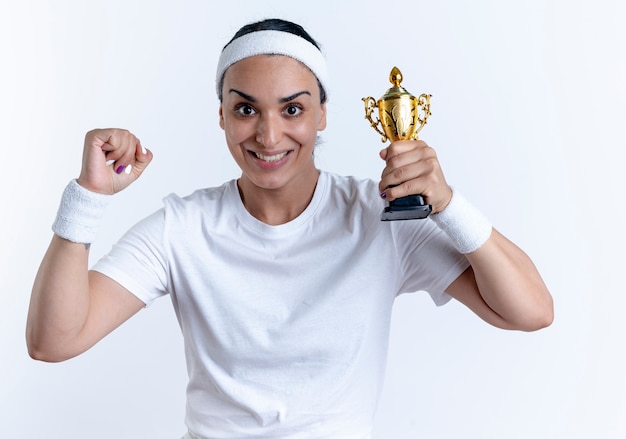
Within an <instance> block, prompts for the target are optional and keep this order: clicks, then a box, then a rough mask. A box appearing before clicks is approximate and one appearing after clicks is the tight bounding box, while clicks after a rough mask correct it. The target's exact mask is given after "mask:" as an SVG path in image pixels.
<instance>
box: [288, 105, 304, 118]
mask: <svg viewBox="0 0 626 439" xmlns="http://www.w3.org/2000/svg"><path fill="white" fill-rule="evenodd" d="M301 112H302V108H300V107H299V106H297V105H289V106H288V107H287V108H285V113H287V115H288V116H298V115H299V114H300V113H301Z"/></svg>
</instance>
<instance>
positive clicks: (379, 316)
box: [94, 172, 469, 439]
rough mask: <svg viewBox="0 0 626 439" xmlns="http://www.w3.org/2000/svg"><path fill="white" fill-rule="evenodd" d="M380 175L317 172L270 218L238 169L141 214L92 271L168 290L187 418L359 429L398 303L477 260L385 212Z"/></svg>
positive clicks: (247, 429) (320, 430)
mask: <svg viewBox="0 0 626 439" xmlns="http://www.w3.org/2000/svg"><path fill="white" fill-rule="evenodd" d="M382 208H383V202H382V201H381V200H380V198H379V196H378V186H377V184H376V183H375V182H373V181H371V180H363V181H359V180H357V179H355V178H352V177H341V176H337V175H334V174H330V173H326V172H321V174H320V177H319V180H318V184H317V187H316V189H315V193H314V196H313V199H312V200H311V203H310V204H309V206H308V207H307V208H306V210H305V211H304V212H303V213H302V214H301V215H300V216H299V217H297V218H296V219H294V220H293V221H291V222H289V223H286V224H282V225H279V226H270V225H267V224H265V223H262V222H260V221H258V220H256V219H255V218H254V217H252V216H251V215H250V214H249V213H248V211H247V210H246V209H245V207H244V205H243V203H242V201H241V198H240V196H239V192H238V190H237V184H236V181H234V180H233V181H231V182H228V183H226V184H224V185H223V186H221V187H217V188H210V189H202V190H198V191H196V192H194V193H193V194H191V195H189V196H188V197H185V198H180V197H177V196H175V195H170V196H168V197H167V198H166V199H165V200H164V208H163V209H161V210H159V211H158V212H156V213H155V214H153V215H151V216H150V217H148V218H146V219H145V220H143V221H142V222H140V223H139V224H137V225H136V226H135V227H133V228H132V229H131V230H130V231H129V232H128V233H127V234H126V235H125V236H124V237H123V238H122V239H121V240H120V242H119V243H118V244H116V245H115V246H114V247H113V249H112V250H111V252H110V253H109V254H108V255H107V256H105V257H104V258H103V259H101V260H100V261H99V262H98V263H97V264H96V265H95V267H94V269H95V270H97V271H99V272H101V273H103V274H105V275H107V276H109V277H111V278H112V279H114V280H115V281H117V282H119V283H120V284H121V285H123V286H124V287H126V288H127V289H128V290H129V291H131V292H132V293H133V294H135V295H136V296H137V297H138V298H140V299H141V300H142V301H144V302H145V303H146V304H150V303H151V302H152V301H153V300H155V299H156V298H158V297H160V296H162V295H165V294H170V296H171V299H172V302H173V304H174V308H175V311H176V315H177V317H178V320H179V323H180V326H181V329H182V333H183V336H184V343H185V354H186V360H187V370H188V373H189V385H188V388H187V414H186V423H187V426H188V427H189V429H190V430H191V431H193V432H194V433H195V434H197V435H199V436H204V437H208V438H241V437H247V438H248V437H250V438H252V437H254V438H273V439H277V438H287V437H289V438H342V439H349V438H359V439H361V438H363V437H366V436H367V435H368V434H369V433H370V431H371V428H372V421H373V417H374V412H375V410H376V404H377V400H378V397H379V394H380V391H381V386H382V381H383V376H384V370H385V363H386V358H387V344H388V336H389V327H390V318H391V311H392V305H393V302H394V299H395V297H396V296H397V295H398V294H400V293H404V292H413V291H418V290H423V291H427V292H428V293H429V294H430V295H431V297H432V298H433V300H434V302H435V303H436V304H438V305H441V304H443V303H445V302H446V301H448V300H449V299H450V297H449V296H448V295H447V294H445V292H444V290H445V288H446V287H447V286H448V285H449V284H450V283H451V282H452V281H454V280H455V279H456V278H457V277H458V276H459V275H460V274H461V273H462V272H463V271H464V270H465V269H466V268H467V267H468V266H469V264H468V262H467V260H466V258H465V257H464V256H463V255H460V254H459V253H457V252H456V250H454V248H453V247H452V245H451V244H450V243H449V241H448V238H447V237H446V235H445V234H444V233H443V232H441V231H440V230H439V229H438V227H437V226H436V225H435V224H434V223H433V222H432V221H430V220H428V219H426V220H412V221H394V222H382V221H380V213H381V210H382Z"/></svg>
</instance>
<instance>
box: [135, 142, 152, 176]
mask: <svg viewBox="0 0 626 439" xmlns="http://www.w3.org/2000/svg"><path fill="white" fill-rule="evenodd" d="M153 157H154V156H153V154H152V151H150V150H149V149H147V148H145V147H144V146H143V145H141V143H138V144H137V145H136V146H135V165H134V169H133V170H134V172H135V174H136V176H137V177H139V175H141V173H143V171H144V170H145V169H146V167H147V166H148V165H149V164H150V162H151V161H152V158H153Z"/></svg>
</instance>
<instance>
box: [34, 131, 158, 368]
mask: <svg viewBox="0 0 626 439" xmlns="http://www.w3.org/2000/svg"><path fill="white" fill-rule="evenodd" d="M151 160H152V153H151V152H150V151H148V150H147V149H145V148H143V147H142V146H141V144H140V142H139V139H137V138H136V137H135V136H134V135H133V134H131V133H130V132H128V131H126V130H118V129H104V130H93V131H90V132H89V133H87V135H86V136H85V147H84V150H83V163H82V169H81V173H80V176H79V178H78V179H77V180H76V181H75V182H71V183H70V185H68V188H67V189H66V192H65V193H64V196H63V201H62V203H61V208H60V210H59V214H58V215H57V220H56V221H55V225H54V230H55V235H54V236H53V238H52V242H51V243H50V246H49V248H48V251H47V252H46V254H45V256H44V258H43V261H42V262H41V266H40V268H39V271H38V273H37V276H36V278H35V282H34V285H33V290H32V294H31V301H30V308H29V311H28V319H27V323H26V343H27V346H28V351H29V353H30V355H31V356H32V357H33V358H36V359H39V360H44V361H62V360H65V359H68V358H71V357H73V356H76V355H78V354H80V353H81V352H83V351H85V350H87V349H89V347H91V346H92V345H93V344H95V343H96V342H97V341H98V340H100V339H101V338H102V337H104V336H105V335H106V334H108V333H109V332H111V331H112V330H113V329H114V328H116V327H117V326H119V325H120V324H121V323H122V322H124V321H125V320H126V319H128V318H129V317H130V316H132V315H133V314H135V313H136V312H137V311H139V310H140V309H141V308H142V307H143V306H144V304H143V302H141V301H140V300H139V299H138V298H136V297H135V296H134V295H133V294H131V293H130V292H129V291H128V290H126V289H125V288H123V287H122V286H120V285H119V284H117V283H116V282H115V281H113V280H111V279H109V278H107V277H106V276H104V275H102V274H99V273H95V272H89V271H88V257H89V243H90V242H92V241H91V240H92V239H93V237H94V236H93V235H94V230H95V228H96V227H95V226H97V223H98V219H99V217H100V216H101V214H102V213H103V209H104V205H105V204H106V201H103V200H104V199H105V198H106V195H112V194H115V193H117V192H119V191H121V190H123V189H124V188H126V187H127V186H128V185H130V184H131V183H132V182H134V181H135V180H136V179H137V178H139V176H140V175H141V174H142V172H143V171H144V169H145V168H146V166H148V164H149V163H150V161H151Z"/></svg>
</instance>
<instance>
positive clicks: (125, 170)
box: [124, 165, 133, 175]
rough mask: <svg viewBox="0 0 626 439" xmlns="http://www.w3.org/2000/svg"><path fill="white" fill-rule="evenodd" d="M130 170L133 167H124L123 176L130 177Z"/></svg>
mask: <svg viewBox="0 0 626 439" xmlns="http://www.w3.org/2000/svg"><path fill="white" fill-rule="evenodd" d="M132 170H133V165H128V166H126V169H124V174H126V175H130V171H132Z"/></svg>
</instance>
